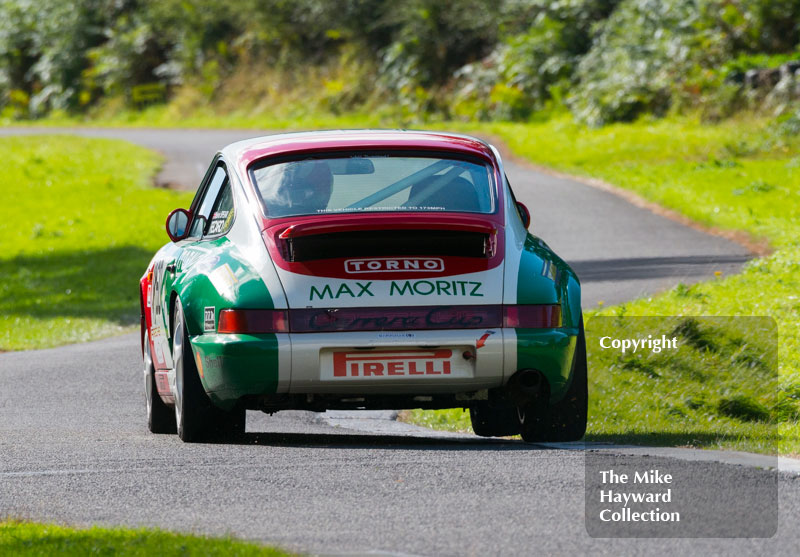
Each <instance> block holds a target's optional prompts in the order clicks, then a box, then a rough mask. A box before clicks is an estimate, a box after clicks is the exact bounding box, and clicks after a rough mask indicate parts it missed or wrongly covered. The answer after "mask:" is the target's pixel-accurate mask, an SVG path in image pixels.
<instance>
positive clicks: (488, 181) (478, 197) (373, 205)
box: [250, 153, 496, 217]
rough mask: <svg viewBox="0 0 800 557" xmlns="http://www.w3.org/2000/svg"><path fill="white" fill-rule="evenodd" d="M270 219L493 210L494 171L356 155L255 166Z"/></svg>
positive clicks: (434, 160)
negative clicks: (349, 214)
mask: <svg viewBox="0 0 800 557" xmlns="http://www.w3.org/2000/svg"><path fill="white" fill-rule="evenodd" d="M250 174H251V178H252V180H253V183H254V184H255V185H256V188H257V190H258V192H259V193H260V195H261V199H262V201H263V204H264V209H265V212H266V214H267V216H269V217H288V216H299V215H315V214H326V213H332V214H337V213H361V212H404V211H407V212H412V211H413V212H419V211H424V212H464V213H482V214H488V213H493V212H494V211H495V205H496V202H495V199H496V195H495V188H494V180H493V179H492V168H491V166H490V165H489V164H486V163H483V162H481V161H478V160H464V159H455V158H444V157H436V156H407V155H403V156H396V155H393V154H385V153H383V154H358V155H349V156H343V155H340V154H337V155H335V156H331V157H325V156H315V157H314V158H305V159H302V160H289V161H286V160H284V161H281V162H275V163H272V164H266V165H263V166H256V167H254V168H252V169H251V170H250Z"/></svg>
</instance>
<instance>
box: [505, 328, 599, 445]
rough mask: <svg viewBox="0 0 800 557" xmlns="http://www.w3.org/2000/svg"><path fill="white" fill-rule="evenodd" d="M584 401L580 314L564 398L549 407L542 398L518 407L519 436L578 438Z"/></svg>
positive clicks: (583, 342) (583, 343) (582, 429)
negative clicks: (569, 376)
mask: <svg viewBox="0 0 800 557" xmlns="http://www.w3.org/2000/svg"><path fill="white" fill-rule="evenodd" d="M588 405H589V390H588V374H587V365H586V335H585V333H584V331H583V316H581V319H580V331H579V333H578V341H577V343H576V345H575V355H574V356H573V358H572V382H571V383H570V386H569V389H568V390H567V393H566V394H565V395H564V398H562V399H561V400H560V401H558V402H557V403H556V404H554V405H551V406H550V407H549V408H548V407H547V404H546V402H545V401H534V402H532V403H531V404H527V405H525V406H523V407H521V408H519V409H518V418H519V425H520V433H521V434H522V438H523V439H524V440H525V441H528V442H547V441H551V442H564V441H579V440H580V439H581V438H583V436H584V434H585V433H586V418H587V414H588Z"/></svg>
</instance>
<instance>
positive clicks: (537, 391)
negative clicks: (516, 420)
mask: <svg viewBox="0 0 800 557" xmlns="http://www.w3.org/2000/svg"><path fill="white" fill-rule="evenodd" d="M548 387H549V385H548V384H547V379H545V377H544V375H542V372H541V371H538V370H535V369H523V370H520V371H518V372H517V373H515V374H514V375H512V376H511V379H509V380H508V383H506V391H507V392H508V397H509V398H510V399H511V402H513V403H514V405H515V406H524V405H526V404H528V403H530V402H532V401H533V400H535V399H537V398H539V397H541V396H543V395H544V394H545V393H546V392H547V391H548V390H549V389H548Z"/></svg>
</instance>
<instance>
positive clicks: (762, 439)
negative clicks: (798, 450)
mask: <svg viewBox="0 0 800 557" xmlns="http://www.w3.org/2000/svg"><path fill="white" fill-rule="evenodd" d="M731 438H732V436H731V435H730V434H727V435H726V434H725V433H723V432H720V433H714V432H708V431H685V432H679V433H675V432H665V431H651V432H641V431H630V432H624V433H593V434H589V435H587V436H586V439H585V440H586V442H587V443H608V444H613V445H618V446H619V445H635V446H647V447H692V448H698V449H699V448H718V447H720V445H722V444H724V443H725V442H726V441H727V442H730V441H731ZM737 438H739V439H740V440H741V441H743V442H753V443H760V444H762V445H764V446H765V447H772V448H773V449H777V444H778V443H779V442H780V441H781V440H782V439H783V436H782V435H781V434H780V433H779V432H778V431H777V429H776V428H775V429H774V433H771V434H770V433H759V434H758V435H757V436H748V435H737ZM773 452H777V451H776V450H775V451H773Z"/></svg>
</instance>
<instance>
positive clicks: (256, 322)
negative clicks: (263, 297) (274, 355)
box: [217, 309, 289, 333]
mask: <svg viewBox="0 0 800 557" xmlns="http://www.w3.org/2000/svg"><path fill="white" fill-rule="evenodd" d="M217 332H219V333H288V332H289V318H288V315H287V312H286V310H283V309H223V310H222V311H220V312H219V325H218V326H217Z"/></svg>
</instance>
